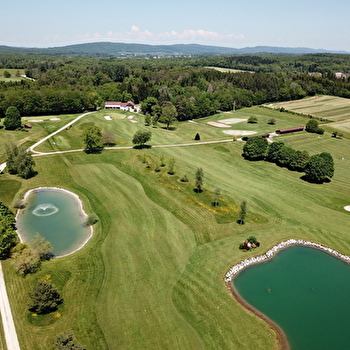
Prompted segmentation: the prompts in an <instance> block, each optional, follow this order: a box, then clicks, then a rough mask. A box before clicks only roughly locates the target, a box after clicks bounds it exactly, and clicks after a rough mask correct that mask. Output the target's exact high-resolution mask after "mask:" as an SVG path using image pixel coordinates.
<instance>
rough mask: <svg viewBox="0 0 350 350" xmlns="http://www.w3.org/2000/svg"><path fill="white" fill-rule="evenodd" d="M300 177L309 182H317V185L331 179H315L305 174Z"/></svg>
mask: <svg viewBox="0 0 350 350" xmlns="http://www.w3.org/2000/svg"><path fill="white" fill-rule="evenodd" d="M300 179H301V180H303V181H305V182H309V183H311V184H318V185H322V184H323V183H330V182H331V180H330V179H328V178H327V179H323V180H315V179H311V178H309V177H308V176H306V175H303V176H300Z"/></svg>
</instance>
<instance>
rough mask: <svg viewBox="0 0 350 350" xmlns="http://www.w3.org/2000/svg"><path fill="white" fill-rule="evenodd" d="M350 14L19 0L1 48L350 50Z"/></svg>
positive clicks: (6, 20)
mask: <svg viewBox="0 0 350 350" xmlns="http://www.w3.org/2000/svg"><path fill="white" fill-rule="evenodd" d="M348 13H350V3H349V2H344V1H343V0H334V1H333V2H329V1H327V2H326V1H322V0H321V1H316V0H304V1H301V0H296V1H294V2H293V3H283V4H282V3H281V2H280V1H277V0H266V1H265V2H261V1H258V0H251V1H248V2H242V1H235V0H233V1H231V0H222V1H221V2H220V3H215V2H213V1H207V0H202V1H198V0H192V1H190V2H189V1H184V0H178V1H177V2H174V3H168V2H159V1H155V0H150V1H149V2H143V1H140V0H130V1H129V2H128V3H127V4H123V3H121V2H118V1H112V0H101V1H99V2H98V3H92V4H86V3H85V2H83V1H81V0H70V1H68V0H62V1H60V2H47V1H45V2H44V1H43V0H33V1H31V2H25V1H23V0H22V1H21V0H19V1H11V2H5V3H4V4H3V5H2V19H1V22H0V45H7V46H12V47H28V48H34V47H35V48H48V47H60V46H67V45H74V44H83V43H92V42H100V41H102V42H105V41H108V42H117V43H130V44H131V43H135V44H149V45H173V44H201V45H211V46H222V47H229V48H237V49H239V48H244V47H255V46H275V47H291V48H301V47H307V48H312V49H324V50H333V51H350V37H349V36H344V35H343V34H344V33H346V32H347V29H348V27H349V24H348V18H347V14H348Z"/></svg>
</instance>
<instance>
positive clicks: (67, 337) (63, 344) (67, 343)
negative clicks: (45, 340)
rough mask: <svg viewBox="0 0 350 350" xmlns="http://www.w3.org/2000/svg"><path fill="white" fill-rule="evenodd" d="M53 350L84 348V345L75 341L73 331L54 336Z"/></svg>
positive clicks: (84, 349)
mask: <svg viewBox="0 0 350 350" xmlns="http://www.w3.org/2000/svg"><path fill="white" fill-rule="evenodd" d="M55 350H86V347H85V346H83V345H81V344H76V343H75V341H74V335H73V333H66V334H61V335H59V336H58V337H57V338H56V345H55Z"/></svg>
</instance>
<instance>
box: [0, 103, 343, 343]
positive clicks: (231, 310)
mask: <svg viewBox="0 0 350 350" xmlns="http://www.w3.org/2000/svg"><path fill="white" fill-rule="evenodd" d="M106 115H109V116H111V118H112V120H106V119H104V116H106ZM128 115H130V113H128V114H126V115H125V117H126V118H125V117H122V116H123V114H120V113H119V114H118V113H117V114H113V113H112V112H111V111H100V112H97V113H94V114H91V115H89V116H86V117H84V118H83V119H82V120H80V121H79V122H78V123H77V124H76V125H74V126H73V127H72V128H71V129H70V130H66V131H63V132H62V133H60V134H59V135H57V136H56V138H55V141H54V142H55V144H53V143H52V142H50V140H49V141H48V142H47V143H45V144H43V145H41V146H39V147H38V150H50V151H52V150H59V149H66V148H67V149H70V148H82V147H83V144H82V143H81V139H80V137H81V132H82V130H83V129H84V128H85V127H86V126H88V125H92V124H96V125H98V126H101V127H102V128H103V129H107V128H110V130H113V131H114V132H115V134H116V136H117V139H118V144H119V145H131V141H130V140H131V138H132V135H133V134H134V133H135V131H136V130H137V129H138V128H145V127H144V126H143V121H142V117H141V116H137V115H135V117H134V118H135V119H136V120H138V121H139V123H131V122H130V121H129V120H128V119H127V116H128ZM252 115H254V116H257V118H258V123H257V124H248V123H246V122H241V123H237V124H233V125H232V129H234V130H237V129H238V130H250V131H256V132H257V133H266V132H271V131H274V130H276V129H280V128H281V129H282V128H288V127H295V126H301V125H305V123H306V121H307V118H304V117H301V116H297V115H292V114H288V113H280V112H278V111H276V110H270V109H266V108H259V107H253V108H250V109H248V108H247V109H242V110H240V111H236V112H232V113H220V114H217V115H215V116H212V117H208V118H204V119H201V120H195V121H194V123H189V122H183V123H178V124H176V125H175V127H176V129H175V130H165V129H163V128H161V127H158V128H151V129H152V133H153V137H152V141H151V142H150V144H152V145H162V144H180V143H184V142H193V138H194V136H195V134H196V133H197V132H199V133H200V135H201V141H207V140H208V141H212V140H224V139H227V138H230V137H229V136H228V135H225V134H224V133H223V129H221V128H218V127H215V126H210V125H208V124H207V122H208V121H214V122H219V123H220V120H224V119H230V118H242V119H247V118H248V117H249V116H252ZM271 117H274V118H276V125H268V124H267V121H268V119H269V118H271ZM46 123H47V125H50V126H51V128H56V126H55V125H57V128H58V124H54V123H60V121H58V122H54V121H50V122H41V123H38V125H39V126H43V125H46ZM330 125H331V124H330ZM224 130H226V128H225V129H224ZM228 130H229V129H228ZM0 133H6V135H8V134H9V133H10V132H6V131H4V130H0ZM42 133H44V131H42ZM23 134H25V133H23ZM44 136H45V135H44ZM58 136H60V138H61V139H60V138H59V137H58ZM278 140H283V141H284V142H285V143H286V144H288V145H290V146H292V147H294V148H296V149H306V150H308V151H309V152H310V154H314V153H319V152H322V151H327V152H330V153H331V154H332V155H333V157H334V161H335V176H334V178H333V179H332V181H331V182H330V183H325V184H323V185H316V184H310V183H307V182H305V181H303V180H301V179H300V177H301V175H302V174H301V173H297V172H291V171H288V170H287V169H284V168H279V167H277V166H276V165H274V164H271V163H267V162H249V161H246V160H244V159H243V158H242V156H241V153H242V148H243V143H242V142H233V141H228V142H226V143H222V144H219V145H197V146H191V147H164V148H150V149H142V150H137V149H123V150H105V151H103V152H102V153H101V154H85V153H83V152H77V153H71V154H57V155H49V156H40V157H36V158H35V162H36V164H37V170H38V175H37V176H36V177H34V178H32V179H29V180H22V179H20V178H18V177H15V176H10V175H8V174H3V175H0V200H2V201H4V202H5V203H6V204H9V205H11V203H12V202H13V199H16V198H20V197H21V196H23V194H24V193H25V192H26V191H27V190H28V189H31V188H34V187H39V186H60V187H64V188H66V189H68V190H71V191H73V192H75V193H77V194H78V195H79V196H80V197H81V199H82V200H83V203H84V206H85V210H86V211H87V212H88V213H92V212H94V213H96V214H97V215H98V217H99V220H100V221H99V223H98V224H97V225H95V234H94V237H93V238H92V239H91V240H90V241H89V243H88V244H87V245H86V246H85V247H84V248H83V249H82V250H80V251H78V252H77V253H75V254H73V255H71V256H67V257H64V258H59V259H54V260H52V261H49V262H45V263H44V266H43V269H42V270H41V271H40V272H38V273H37V274H35V275H30V276H27V277H26V278H21V277H19V276H17V275H15V274H14V271H13V267H12V266H11V263H10V261H5V262H4V264H3V266H4V272H5V276H6V281H7V286H8V293H9V297H10V299H11V305H12V308H13V313H14V317H15V322H16V326H17V331H18V334H19V340H20V343H21V346H22V349H23V350H32V349H33V350H34V349H35V350H47V349H50V348H51V347H52V345H53V344H54V341H55V337H56V336H57V335H59V334H62V333H65V332H67V331H73V333H74V334H75V335H76V338H77V340H78V342H80V343H82V344H85V345H86V346H87V349H89V350H92V349H99V350H100V349H101V350H104V349H106V350H107V349H111V350H114V349H115V350H117V349H133V350H135V349H140V350H141V349H142V350H144V349H162V350H163V349H169V350H170V349H171V350H173V349H181V350H183V349H191V350H192V349H201V350H202V349H213V350H214V349H242V350H243V349H261V350H266V349H276V348H278V342H277V340H276V336H275V333H274V331H273V330H271V329H270V328H269V327H268V326H267V325H266V324H265V323H264V322H263V321H261V320H259V319H257V318H255V317H254V316H253V315H252V314H251V313H249V312H247V311H246V310H245V309H243V308H242V307H241V306H240V304H238V303H237V302H236V301H235V299H234V298H233V297H232V296H231V294H230V293H229V291H228V289H227V287H226V286H225V284H224V280H223V279H224V275H225V273H226V272H227V271H228V270H229V268H230V267H231V266H232V265H234V264H235V263H237V262H239V261H240V260H242V259H245V258H247V257H249V256H252V255H254V254H255V255H261V254H262V253H263V252H265V251H266V250H268V249H269V248H271V247H272V246H273V245H275V244H277V243H279V242H280V241H284V240H287V239H288V238H296V239H305V240H310V241H314V242H317V243H321V244H323V245H326V246H330V247H332V248H334V249H336V250H338V251H339V252H341V253H343V254H348V255H349V254H350V233H349V230H348V227H349V220H350V213H349V212H347V211H345V210H344V209H343V208H344V206H346V205H350V191H349V183H350V141H349V140H348V139H346V138H343V139H334V138H332V137H330V134H329V133H327V132H326V133H325V134H324V135H323V136H321V137H319V136H318V135H315V134H309V133H306V132H303V133H298V134H294V135H285V136H280V137H279V138H278ZM19 141H20V139H17V142H19ZM30 142H32V143H33V140H30ZM162 155H163V156H164V158H165V164H166V165H165V167H163V168H161V171H160V172H155V171H154V167H155V165H156V163H157V162H159V160H160V157H161V156H162ZM170 158H174V159H175V174H174V175H169V174H167V170H168V164H169V159H170ZM343 158H344V159H343ZM145 160H147V163H148V164H149V165H150V168H147V167H146V164H147V163H144V161H145ZM198 167H202V168H203V171H204V191H203V193H195V192H194V191H193V189H194V176H195V175H194V174H195V171H196V169H197V168H198ZM184 175H186V176H187V177H188V179H189V182H187V183H184V182H181V181H180V178H181V177H183V176H184ZM216 188H220V190H221V196H220V198H219V202H220V205H219V207H212V206H211V202H212V196H213V191H214V190H215V189H216ZM244 200H245V201H247V204H248V215H247V220H246V224H245V225H238V224H237V223H236V220H237V219H238V212H239V205H240V203H241V202H242V201H244ZM251 235H254V236H256V237H257V238H258V240H259V241H260V242H261V244H262V246H261V247H260V248H258V249H256V250H255V251H254V252H249V253H244V252H242V251H240V250H239V249H238V245H239V243H240V242H241V241H242V240H244V239H245V238H247V237H248V236H251ZM42 278H49V279H50V280H52V282H53V283H54V284H56V285H57V287H58V289H59V290H60V291H62V293H63V298H64V304H63V305H62V306H61V307H60V308H59V310H58V313H56V314H55V315H54V316H46V317H38V316H37V317H35V316H32V315H31V314H29V313H28V312H27V308H26V304H27V302H28V291H29V290H30V288H31V286H32V285H33V284H34V283H35V281H37V280H38V279H42Z"/></svg>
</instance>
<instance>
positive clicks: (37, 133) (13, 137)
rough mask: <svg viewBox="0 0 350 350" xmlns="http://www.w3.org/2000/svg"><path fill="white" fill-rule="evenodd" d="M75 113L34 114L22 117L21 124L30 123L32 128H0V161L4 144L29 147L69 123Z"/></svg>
mask: <svg viewBox="0 0 350 350" xmlns="http://www.w3.org/2000/svg"><path fill="white" fill-rule="evenodd" d="M77 116H78V115H77V114H65V115H55V116H53V115H51V116H40V117H38V116H35V117H22V125H24V124H27V123H30V124H31V125H32V129H23V131H18V130H14V131H8V130H5V129H3V128H0V163H2V162H4V161H5V160H6V151H5V145H6V144H11V143H13V144H16V145H17V146H22V145H23V146H24V147H29V146H31V145H33V144H34V143H35V142H36V141H38V140H40V139H42V138H44V137H45V136H47V135H49V134H51V133H52V132H54V131H55V130H57V129H59V128H60V127H62V126H64V125H65V124H67V123H69V122H70V121H71V120H73V119H74V118H76V117H77ZM52 118H60V120H56V121H52V120H50V119H52ZM30 120H42V121H41V122H29V121H30Z"/></svg>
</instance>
